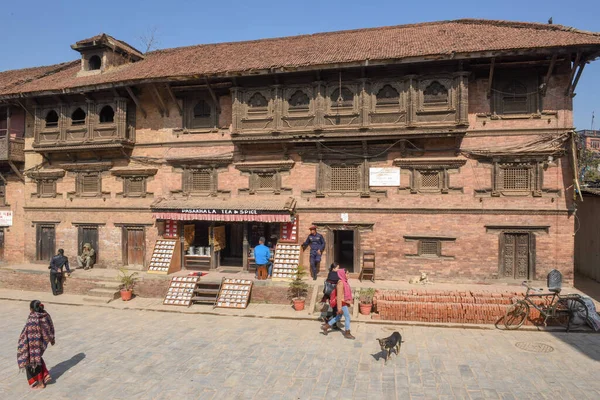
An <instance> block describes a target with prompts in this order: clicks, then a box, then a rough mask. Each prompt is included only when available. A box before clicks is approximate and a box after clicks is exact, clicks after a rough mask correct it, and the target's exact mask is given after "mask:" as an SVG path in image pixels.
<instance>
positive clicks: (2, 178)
mask: <svg viewBox="0 0 600 400" xmlns="http://www.w3.org/2000/svg"><path fill="white" fill-rule="evenodd" d="M0 180H1V181H2V182H4V183H5V184H6V183H7V182H6V178H5V177H4V175H2V173H1V172H0Z"/></svg>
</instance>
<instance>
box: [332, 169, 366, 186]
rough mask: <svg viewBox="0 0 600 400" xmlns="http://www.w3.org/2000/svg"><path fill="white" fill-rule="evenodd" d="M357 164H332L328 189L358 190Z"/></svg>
mask: <svg viewBox="0 0 600 400" xmlns="http://www.w3.org/2000/svg"><path fill="white" fill-rule="evenodd" d="M358 168H359V167H358V166H356V165H351V166H341V165H333V166H331V167H330V177H329V190H331V191H342V192H355V191H359V190H360V181H359V173H358Z"/></svg>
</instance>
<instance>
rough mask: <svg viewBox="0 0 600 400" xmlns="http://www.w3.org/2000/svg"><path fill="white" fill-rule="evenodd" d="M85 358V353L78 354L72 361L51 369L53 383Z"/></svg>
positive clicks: (69, 360)
mask: <svg viewBox="0 0 600 400" xmlns="http://www.w3.org/2000/svg"><path fill="white" fill-rule="evenodd" d="M84 358H85V353H78V354H75V355H74V356H73V357H71V358H70V359H68V360H66V361H63V362H61V363H58V364H56V365H55V366H54V367H52V368H51V369H50V376H51V377H52V382H54V381H56V380H58V378H60V377H61V376H62V375H63V374H64V373H65V372H67V371H68V370H69V369H71V368H72V367H74V366H76V365H77V364H79V363H80V362H81V361H82V360H83V359H84Z"/></svg>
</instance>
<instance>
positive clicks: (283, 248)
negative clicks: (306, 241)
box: [272, 244, 301, 281]
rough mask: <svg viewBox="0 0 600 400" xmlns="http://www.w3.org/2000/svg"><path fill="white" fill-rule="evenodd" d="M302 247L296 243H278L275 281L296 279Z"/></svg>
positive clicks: (275, 258)
mask: <svg viewBox="0 0 600 400" xmlns="http://www.w3.org/2000/svg"><path fill="white" fill-rule="evenodd" d="M300 247H301V246H299V245H295V244H277V248H276V249H275V257H274V260H273V275H272V279H273V280H274V281H291V280H294V279H296V275H297V274H298V264H299V263H300Z"/></svg>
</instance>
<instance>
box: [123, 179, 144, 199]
mask: <svg viewBox="0 0 600 400" xmlns="http://www.w3.org/2000/svg"><path fill="white" fill-rule="evenodd" d="M147 181H148V176H146V175H135V176H124V177H123V197H146V195H147V189H146V182H147ZM133 182H141V183H140V184H141V190H140V191H132V185H133Z"/></svg>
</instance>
